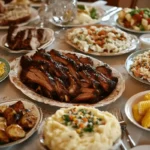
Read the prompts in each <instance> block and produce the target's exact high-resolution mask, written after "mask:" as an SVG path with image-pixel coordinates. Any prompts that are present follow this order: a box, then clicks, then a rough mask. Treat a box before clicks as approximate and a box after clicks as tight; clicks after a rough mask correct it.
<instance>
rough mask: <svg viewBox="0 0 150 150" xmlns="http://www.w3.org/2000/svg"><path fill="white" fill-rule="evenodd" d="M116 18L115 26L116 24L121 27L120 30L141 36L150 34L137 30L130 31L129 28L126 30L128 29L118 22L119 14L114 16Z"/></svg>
mask: <svg viewBox="0 0 150 150" xmlns="http://www.w3.org/2000/svg"><path fill="white" fill-rule="evenodd" d="M114 18H115V24H116V26H117V27H119V28H120V29H122V30H125V31H129V32H132V33H139V34H146V33H150V31H136V30H133V29H129V28H126V27H124V26H122V25H120V24H119V23H118V21H117V20H118V15H117V14H116V15H115V16H114Z"/></svg>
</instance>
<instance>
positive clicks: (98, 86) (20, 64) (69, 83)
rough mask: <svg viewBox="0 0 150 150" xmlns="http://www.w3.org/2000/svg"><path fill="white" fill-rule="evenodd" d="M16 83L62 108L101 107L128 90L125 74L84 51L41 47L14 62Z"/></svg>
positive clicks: (33, 96) (29, 93)
mask: <svg viewBox="0 0 150 150" xmlns="http://www.w3.org/2000/svg"><path fill="white" fill-rule="evenodd" d="M9 78H10V81H11V82H12V83H13V85H14V86H15V87H16V88H17V89H19V90H20V91H22V92H23V93H24V94H25V95H27V96H28V97H30V98H31V99H33V100H35V101H39V102H43V103H46V104H50V105H55V106H59V107H70V106H73V105H86V106H94V107H100V106H105V105H108V104H110V103H112V102H114V101H116V100H117V99H118V98H119V97H120V96H121V95H122V93H123V91H124V89H125V83H124V79H123V77H122V75H121V74H120V73H119V72H118V71H117V70H115V69H114V68H111V67H110V66H109V65H107V64H105V63H103V62H101V61H99V60H97V59H95V58H92V57H90V56H86V55H84V54H80V53H76V52H69V51H62V50H61V52H60V51H58V50H54V49H51V50H39V51H36V52H31V53H28V54H26V55H24V56H22V57H19V58H17V59H15V60H14V61H12V62H11V71H10V74H9Z"/></svg>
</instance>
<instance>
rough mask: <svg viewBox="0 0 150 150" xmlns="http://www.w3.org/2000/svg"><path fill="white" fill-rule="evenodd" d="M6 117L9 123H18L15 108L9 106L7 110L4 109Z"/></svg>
mask: <svg viewBox="0 0 150 150" xmlns="http://www.w3.org/2000/svg"><path fill="white" fill-rule="evenodd" d="M4 117H5V118H6V120H7V125H10V124H13V123H16V121H17V113H16V111H15V110H14V109H12V108H10V107H8V108H7V109H6V110H5V111H4Z"/></svg>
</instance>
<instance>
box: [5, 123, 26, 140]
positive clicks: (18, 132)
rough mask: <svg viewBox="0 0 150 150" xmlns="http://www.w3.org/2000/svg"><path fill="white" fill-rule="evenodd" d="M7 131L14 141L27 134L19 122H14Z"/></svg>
mask: <svg viewBox="0 0 150 150" xmlns="http://www.w3.org/2000/svg"><path fill="white" fill-rule="evenodd" d="M6 133H7V135H8V137H9V138H10V139H11V140H13V141H16V140H19V139H21V138H24V137H25V135H26V133H25V131H24V130H23V128H22V127H21V126H19V125H18V124H12V125H10V126H8V127H7V128H6Z"/></svg>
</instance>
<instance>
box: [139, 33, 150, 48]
mask: <svg viewBox="0 0 150 150" xmlns="http://www.w3.org/2000/svg"><path fill="white" fill-rule="evenodd" d="M140 43H141V49H147V48H150V34H143V35H141V36H140Z"/></svg>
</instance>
